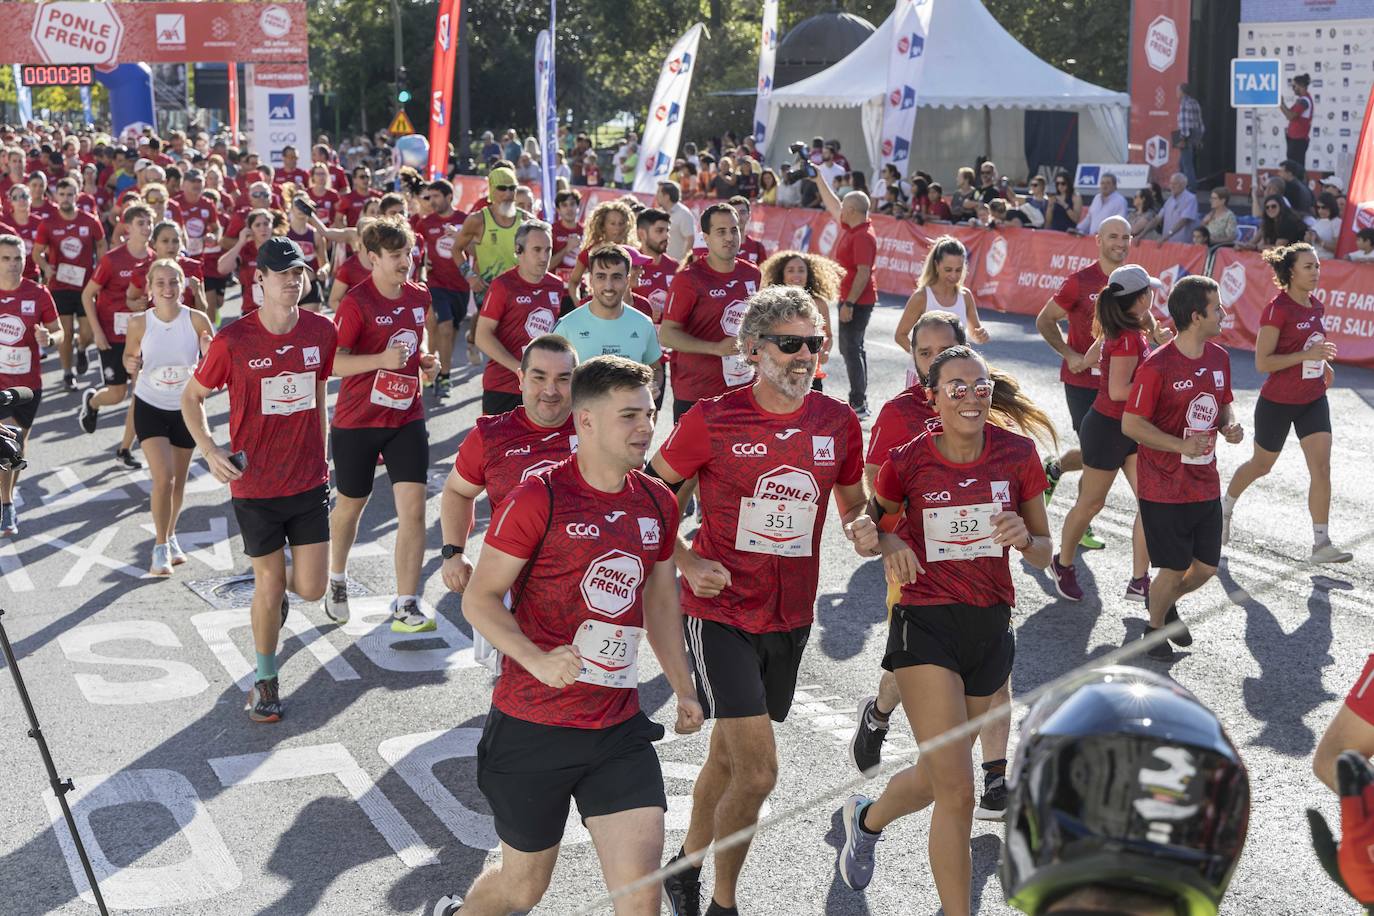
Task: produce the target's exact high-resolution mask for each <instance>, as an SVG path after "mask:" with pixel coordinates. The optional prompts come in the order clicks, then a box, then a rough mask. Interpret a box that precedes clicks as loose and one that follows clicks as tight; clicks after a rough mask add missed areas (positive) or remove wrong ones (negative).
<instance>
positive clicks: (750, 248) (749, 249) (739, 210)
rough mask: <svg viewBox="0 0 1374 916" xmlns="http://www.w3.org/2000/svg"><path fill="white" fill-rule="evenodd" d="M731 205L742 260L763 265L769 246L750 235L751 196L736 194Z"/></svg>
mask: <svg viewBox="0 0 1374 916" xmlns="http://www.w3.org/2000/svg"><path fill="white" fill-rule="evenodd" d="M730 206H732V207H734V208H735V213H736V214H737V215H738V216H739V228H740V243H739V258H740V260H742V261H748V262H749V263H750V264H753V265H754V266H755V267H762V266H763V262H764V261H766V260H768V248H767V246H765V245H764V244H763V242H760V241H759V240H758V239H755V238H750V237H749V198H747V197H743V196H741V195H738V194H736V195H735V196H734V197H732V198H730ZM875 289H876V287H875ZM874 301H875V302H876V301H877V299H876V298H875V299H874Z"/></svg>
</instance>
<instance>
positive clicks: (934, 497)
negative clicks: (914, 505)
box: [921, 490, 952, 503]
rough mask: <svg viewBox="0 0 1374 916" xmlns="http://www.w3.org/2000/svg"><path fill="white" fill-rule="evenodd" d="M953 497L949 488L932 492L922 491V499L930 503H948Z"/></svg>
mask: <svg viewBox="0 0 1374 916" xmlns="http://www.w3.org/2000/svg"><path fill="white" fill-rule="evenodd" d="M950 499H952V497H951V496H950V495H949V491H948V490H937V491H932V492H930V493H922V494H921V500H922V501H923V502H928V503H947V502H949V501H950Z"/></svg>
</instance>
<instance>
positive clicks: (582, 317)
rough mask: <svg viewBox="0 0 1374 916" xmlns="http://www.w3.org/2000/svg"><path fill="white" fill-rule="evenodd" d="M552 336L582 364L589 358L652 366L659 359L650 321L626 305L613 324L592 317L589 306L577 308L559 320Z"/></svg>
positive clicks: (655, 332) (660, 351) (656, 337)
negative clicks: (563, 339)
mask: <svg viewBox="0 0 1374 916" xmlns="http://www.w3.org/2000/svg"><path fill="white" fill-rule="evenodd" d="M553 332H554V333H555V334H561V335H563V336H564V337H566V338H567V339H568V340H569V341H570V342H571V343H572V345H573V348H574V349H575V350H577V358H578V359H579V360H583V361H585V360H589V359H591V358H592V357H593V356H623V357H625V358H626V359H632V360H634V361H635V362H639V363H644V364H645V365H646V366H652V365H653V364H654V363H656V362H658V361H659V360H660V359H662V358H663V351H662V349H660V348H659V345H658V333H657V331H655V330H654V323H653V321H652V320H651V319H650V318H649V316H648V315H645V314H644V313H643V312H641V311H639V310H638V309H634V308H631V307H630V306H628V305H627V306H625V307H624V308H623V309H622V310H621V312H620V317H619V318H616V319H615V320H613V321H609V320H607V319H605V318H598V317H596V316H595V315H593V314H592V308H591V306H590V305H583V306H579V307H578V308H575V309H573V310H572V311H571V312H569V313H568V314H566V315H564V316H563V317H562V318H560V319H559V321H558V324H556V325H554V328H553Z"/></svg>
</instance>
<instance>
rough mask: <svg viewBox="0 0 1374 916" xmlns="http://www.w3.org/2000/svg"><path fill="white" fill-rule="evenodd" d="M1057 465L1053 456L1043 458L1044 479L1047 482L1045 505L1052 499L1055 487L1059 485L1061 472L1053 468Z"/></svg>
mask: <svg viewBox="0 0 1374 916" xmlns="http://www.w3.org/2000/svg"><path fill="white" fill-rule="evenodd" d="M1058 466H1059V463H1058V462H1057V461H1055V460H1054V459H1053V458H1046V459H1045V481H1046V482H1047V483H1048V484H1049V486H1048V487H1046V488H1045V505H1047V506H1048V505H1049V504H1050V500H1052V499H1054V490H1055V487H1057V486H1059V478H1060V477H1062V476H1063V473H1062V472H1058V471H1056V470H1055V468H1057V467H1058Z"/></svg>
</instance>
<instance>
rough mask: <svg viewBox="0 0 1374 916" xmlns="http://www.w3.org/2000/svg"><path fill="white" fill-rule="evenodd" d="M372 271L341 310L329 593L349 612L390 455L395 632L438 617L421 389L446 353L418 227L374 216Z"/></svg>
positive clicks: (332, 605) (328, 610) (368, 236)
mask: <svg viewBox="0 0 1374 916" xmlns="http://www.w3.org/2000/svg"><path fill="white" fill-rule="evenodd" d="M362 244H363V247H364V248H366V249H367V253H368V255H369V257H370V258H371V260H372V275H371V276H370V277H368V279H366V280H364V281H363V282H362V283H359V284H358V285H357V286H355V287H353V288H352V289H350V290H349V291H348V295H347V296H344V299H343V302H341V303H340V304H339V310H338V312H337V314H335V316H334V321H335V323H336V324H337V325H338V333H339V350H338V355H337V356H335V357H334V373H333V374H334V375H337V376H340V377H341V378H343V385H342V386H341V387H340V388H339V399H338V402H337V403H336V404H335V405H334V423H333V437H334V441H333V448H334V483H335V487H336V488H337V491H338V492H337V494H336V498H335V501H334V511H333V512H331V513H330V516H329V527H330V548H329V580H330V588H329V593H328V594H327V595H326V596H325V603H324V612H325V614H327V615H328V616H329V618H330V619H331V620H334V621H335V622H337V623H345V622H347V620H348V591H347V587H346V583H347V579H348V553H349V551H350V550H351V549H352V548H353V542H354V541H355V540H356V539H357V537H358V521H359V519H361V518H362V514H363V509H364V508H366V506H367V501H368V499H369V498H371V496H372V484H373V478H375V477H376V474H377V459H378V458H379V457H380V458H382V459H383V460H384V461H385V463H386V475H387V477H388V478H389V479H390V480H391V496H392V500H393V502H394V503H395V506H396V519H397V523H398V527H397V529H396V551H395V553H396V557H395V560H396V599H395V600H394V601H393V602H392V603H391V629H392V632H395V633H420V632H428V631H430V630H433V629H434V628H435V623H434V621H433V620H430V619H428V618H427V617H425V615H424V614H423V613H421V611H420V599H419V595H420V564H421V561H422V560H423V559H424V553H425V484H426V482H427V481H428V479H429V433H428V432H427V431H426V429H425V407H424V403H423V400H422V399H421V397H420V387H421V381H420V376H421V374H422V373H423V374H426V375H428V374H430V373H431V372H432V371H433V370H434V369H435V368H436V367H437V366H438V361H437V359H436V357H435V356H434V355H433V354H432V353H426V352H424V351H423V350H422V349H421V340H420V339H421V337H422V336H424V333H425V318H426V313H427V312H428V311H429V293H428V291H426V290H425V288H424V287H423V286H421V285H419V284H418V283H411V282H409V281H408V280H407V279H406V277H407V276H409V273H410V250H411V248H412V247H413V246H414V245H415V235H414V234H413V233H412V232H411V231H410V225H409V224H408V223H407V222H406V221H405V219H404V217H395V216H392V217H387V218H385V219H378V220H373V221H372V222H371V223H368V225H367V228H366V229H365V230H364V231H363V236H362Z"/></svg>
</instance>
